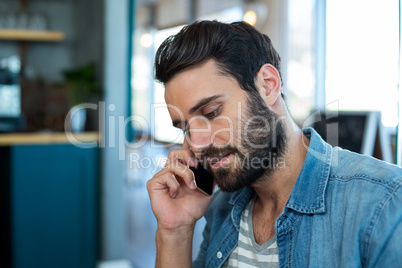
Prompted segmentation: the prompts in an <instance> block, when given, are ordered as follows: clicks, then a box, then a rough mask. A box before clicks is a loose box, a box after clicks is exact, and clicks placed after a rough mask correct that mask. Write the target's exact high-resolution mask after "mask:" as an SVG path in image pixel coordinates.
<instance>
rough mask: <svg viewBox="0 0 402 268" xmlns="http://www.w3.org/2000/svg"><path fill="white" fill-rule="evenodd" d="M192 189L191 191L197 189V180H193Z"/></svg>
mask: <svg viewBox="0 0 402 268" xmlns="http://www.w3.org/2000/svg"><path fill="white" fill-rule="evenodd" d="M190 188H191V189H195V188H197V185H196V183H195V180H193V181H191V182H190Z"/></svg>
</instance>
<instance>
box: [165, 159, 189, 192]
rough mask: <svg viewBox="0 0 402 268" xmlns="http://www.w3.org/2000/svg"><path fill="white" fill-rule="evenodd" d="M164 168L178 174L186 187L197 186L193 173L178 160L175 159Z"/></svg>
mask: <svg viewBox="0 0 402 268" xmlns="http://www.w3.org/2000/svg"><path fill="white" fill-rule="evenodd" d="M166 168H167V169H168V170H169V171H170V172H172V173H173V174H175V175H176V176H179V177H180V178H181V179H182V180H183V181H184V183H185V184H186V185H187V187H188V188H190V189H195V188H197V186H196V184H195V176H194V173H193V171H192V170H191V169H190V168H189V167H188V166H187V165H184V164H183V163H181V162H180V161H176V162H175V163H172V164H170V165H168V166H167V167H166Z"/></svg>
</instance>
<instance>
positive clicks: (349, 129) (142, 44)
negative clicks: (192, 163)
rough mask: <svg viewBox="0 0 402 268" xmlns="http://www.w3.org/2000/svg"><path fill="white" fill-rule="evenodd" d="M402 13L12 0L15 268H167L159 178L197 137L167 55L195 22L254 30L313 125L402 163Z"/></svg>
mask: <svg viewBox="0 0 402 268" xmlns="http://www.w3.org/2000/svg"><path fill="white" fill-rule="evenodd" d="M400 10H401V3H400V0H389V1H382V2H379V1H374V0H221V1H213V0H98V1H95V0H18V1H16V0H0V186H1V187H0V191H1V192H0V201H1V202H0V213H1V215H2V221H1V223H0V245H1V248H0V267H21V268H27V267H102V268H105V267H106V268H108V267H145V268H147V267H153V265H154V259H155V239H154V235H155V231H156V221H155V219H154V216H153V214H152V210H151V207H150V204H149V198H148V194H147V191H146V182H147V180H149V179H150V178H151V177H152V176H153V174H155V173H156V172H158V171H159V170H160V168H161V167H163V166H164V163H165V161H166V156H167V153H168V152H169V150H170V149H171V148H177V147H180V143H181V142H182V139H183V137H182V133H181V131H178V130H175V129H174V128H173V127H172V126H171V120H170V117H169V115H168V113H167V109H166V105H165V103H164V99H163V96H164V88H163V86H162V85H160V84H158V83H156V82H155V81H154V80H153V66H152V64H153V57H154V54H155V51H156V50H157V48H158V46H159V45H160V44H161V42H162V41H163V40H164V39H165V38H167V37H168V36H170V35H172V34H175V33H177V32H178V31H179V30H180V29H181V28H182V27H183V26H184V25H186V24H188V23H191V22H193V21H195V20H202V19H215V20H219V21H224V22H233V21H240V20H245V21H247V22H249V23H250V24H253V25H254V26H255V27H256V28H257V29H258V30H260V31H261V32H263V33H265V34H267V35H268V36H269V37H270V38H271V40H272V42H273V44H274V47H275V48H276V50H277V51H278V52H279V54H280V55H281V59H282V70H281V71H282V80H283V89H284V93H285V96H286V100H287V103H288V107H289V110H290V112H291V114H292V116H293V118H294V119H295V121H296V122H297V124H298V125H299V126H300V127H309V126H312V127H314V128H315V129H316V130H317V131H318V132H319V133H320V134H321V135H322V136H323V137H324V138H325V139H326V140H327V141H328V142H329V143H331V144H332V145H334V146H336V145H339V146H342V147H344V148H347V149H350V150H352V151H356V152H359V153H363V154H368V155H372V156H374V157H376V158H379V159H382V160H385V161H387V162H390V163H394V164H397V165H402V162H401V161H402V159H401V158H402V153H401V152H402V150H401V149H402V141H401V138H400V137H402V136H401V134H402V131H401V128H398V125H400V124H401V123H402V119H401V118H402V116H401V114H402V113H401V109H400V108H401V107H400V102H401V101H402V97H401V96H402V93H401V90H400V89H399V87H398V85H399V83H400V78H401V70H400V66H399V63H400V58H401V55H400V48H401V41H400V36H401V35H400V28H401V18H400V14H401V12H400ZM204 225H205V221H204V219H201V220H200V221H199V222H198V223H197V226H196V231H195V236H194V241H193V256H194V257H195V256H196V254H197V252H198V248H199V244H200V243H201V240H202V234H201V233H202V230H203V227H204Z"/></svg>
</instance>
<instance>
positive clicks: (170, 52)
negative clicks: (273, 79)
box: [154, 21, 281, 92]
mask: <svg viewBox="0 0 402 268" xmlns="http://www.w3.org/2000/svg"><path fill="white" fill-rule="evenodd" d="M209 59H214V60H215V62H216V63H217V65H218V68H219V70H220V72H222V73H223V74H225V75H230V76H232V77H234V78H235V79H236V80H237V82H238V83H239V85H240V87H241V88H243V89H244V90H246V91H249V92H253V91H254V92H255V91H256V87H255V81H254V79H255V76H256V75H257V72H258V71H259V69H260V68H261V66H262V65H264V64H266V63H269V64H272V65H273V66H274V67H275V68H276V69H277V70H278V72H279V75H280V74H281V71H280V57H279V55H278V53H277V52H276V51H275V49H274V47H273V46H272V43H271V40H270V39H269V37H268V36H267V35H265V34H262V33H260V32H259V31H257V30H256V29H255V28H254V27H253V26H251V25H249V24H247V23H245V22H234V23H231V24H227V23H222V22H218V21H198V22H194V23H193V24H190V25H187V26H185V27H183V29H182V30H181V31H180V32H179V33H177V34H176V35H172V36H170V37H168V38H167V39H166V40H165V41H164V42H163V43H162V44H161V46H160V47H159V49H158V51H157V52H156V56H155V66H154V72H155V73H154V74H155V78H156V80H158V81H159V82H162V83H164V84H166V83H167V82H169V81H170V79H172V78H173V77H174V76H175V75H177V74H178V73H180V72H182V71H184V70H187V69H190V68H192V67H196V66H198V65H200V64H202V63H204V62H205V61H207V60H209Z"/></svg>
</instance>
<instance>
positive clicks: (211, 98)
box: [173, 94, 223, 127]
mask: <svg viewBox="0 0 402 268" xmlns="http://www.w3.org/2000/svg"><path fill="white" fill-rule="evenodd" d="M221 97H223V95H222V94H218V95H214V96H211V97H207V98H204V99H201V100H200V101H199V102H197V104H196V105H194V106H193V107H192V108H191V109H190V110H189V114H193V113H195V112H196V111H197V110H198V109H200V108H201V107H202V106H205V105H207V104H208V103H210V102H211V101H214V100H216V99H219V98H221ZM180 123H182V121H181V120H174V121H173V126H174V127H177V126H178V125H179V124H180Z"/></svg>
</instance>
